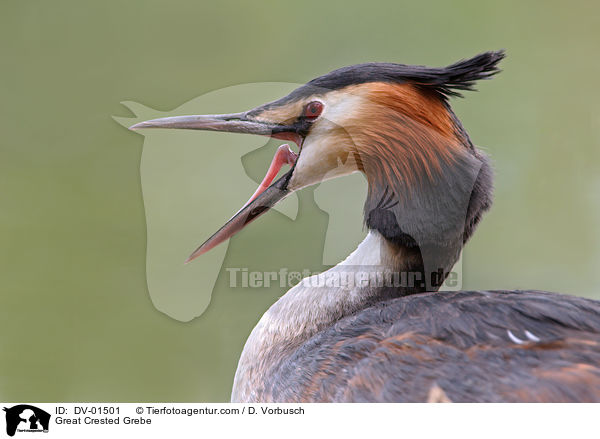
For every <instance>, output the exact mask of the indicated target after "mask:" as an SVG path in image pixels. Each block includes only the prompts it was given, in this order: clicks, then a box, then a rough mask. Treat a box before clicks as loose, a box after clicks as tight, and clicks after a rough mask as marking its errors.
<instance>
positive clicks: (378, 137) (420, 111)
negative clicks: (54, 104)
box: [130, 51, 504, 262]
mask: <svg viewBox="0 0 600 439" xmlns="http://www.w3.org/2000/svg"><path fill="white" fill-rule="evenodd" d="M503 56H504V54H503V52H501V51H500V52H487V53H483V54H480V55H478V56H476V57H474V58H471V59H469V60H464V61H459V62H457V63H455V64H452V65H450V66H448V67H444V68H428V67H423V66H408V65H403V64H390V63H369V64H360V65H354V66H349V67H344V68H341V69H338V70H335V71H333V72H330V73H328V74H326V75H323V76H320V77H318V78H316V79H313V80H312V81H310V82H308V83H307V84H305V85H303V86H301V87H299V88H297V89H296V90H294V91H293V92H292V93H290V94H289V95H287V96H285V97H283V98H281V99H279V100H277V101H274V102H271V103H267V104H264V105H261V106H259V107H256V108H254V109H251V110H248V111H245V112H241V113H233V114H220V115H194V116H177V117H167V118H161V119H154V120H149V121H145V122H141V123H138V124H136V125H134V126H132V127H131V128H130V129H132V130H137V129H143V128H171V129H173V128H174V129H191V130H207V131H223V132H232V133H244V134H257V135H262V136H269V137H272V138H276V139H280V140H284V141H290V142H293V143H295V144H296V146H297V152H295V151H294V150H292V149H291V148H290V147H289V146H288V145H282V146H280V147H279V149H278V150H277V152H276V154H275V156H274V158H273V161H272V163H271V166H270V167H269V170H268V172H267V175H266V176H265V178H264V180H263V182H262V183H261V184H260V186H259V188H258V189H257V191H256V192H255V193H254V195H253V196H252V197H251V198H250V200H248V202H247V203H246V204H245V205H244V206H243V207H242V208H241V209H240V210H239V211H238V212H237V213H236V214H235V215H234V216H233V217H232V218H231V219H230V220H229V221H228V222H227V223H226V224H225V225H224V226H223V227H222V228H221V229H219V230H218V231H217V232H216V233H215V234H214V235H212V236H211V237H210V238H209V239H208V240H207V241H206V242H204V243H203V244H202V245H201V246H200V247H198V248H197V249H196V250H195V251H194V252H193V253H192V254H191V256H190V257H189V258H188V262H189V261H191V260H192V259H195V258H196V257H198V256H199V255H201V254H203V253H205V252H206V251H208V250H210V249H211V248H213V247H215V246H216V245H218V244H219V243H221V242H223V241H225V240H227V239H229V238H230V237H232V236H233V235H234V234H236V233H237V232H239V231H240V230H241V229H242V228H244V227H245V226H246V225H247V224H248V223H250V222H251V221H253V220H255V219H256V218H258V217H259V216H260V215H262V214H263V213H265V212H266V211H268V210H269V209H270V208H271V207H272V206H273V205H275V204H276V203H277V202H279V201H280V200H282V199H283V198H285V197H286V196H288V195H289V194H291V193H293V192H294V191H298V190H300V189H302V188H304V187H307V186H310V185H314V184H317V183H320V182H323V181H325V180H328V179H331V178H336V177H340V176H343V175H347V174H350V173H353V172H363V173H364V174H365V176H366V178H367V181H368V184H369V191H368V199H367V202H366V204H365V222H366V224H367V226H368V227H369V228H373V229H376V230H378V231H379V232H380V233H382V234H383V236H384V237H386V238H388V239H390V240H392V241H397V242H399V243H404V244H410V245H416V244H415V243H418V244H423V243H427V242H429V241H435V242H438V243H439V242H440V241H441V242H442V243H443V241H444V240H448V234H450V233H453V234H455V235H457V234H462V233H463V231H464V230H463V229H464V224H465V218H464V216H465V215H466V213H465V212H462V213H460V212H458V211H460V209H461V208H457V207H454V208H453V207H452V206H449V205H448V204H452V203H453V200H455V199H456V198H460V197H461V196H462V198H465V196H467V195H465V194H459V195H456V193H454V191H458V192H460V191H462V192H465V191H467V192H469V193H470V192H471V190H472V188H473V184H474V183H475V180H476V179H477V176H478V174H479V171H480V165H479V166H478V164H477V163H479V162H480V160H479V158H480V157H479V153H478V152H477V151H476V149H475V148H474V147H473V145H472V144H471V142H470V140H469V138H468V136H467V135H466V132H465V131H464V129H463V128H462V126H461V125H460V122H458V119H457V118H456V117H455V115H454V113H453V112H452V111H451V109H450V106H449V104H448V98H449V97H450V96H460V94H459V91H460V90H471V89H472V87H473V85H474V82H475V81H476V80H479V79H486V78H489V77H490V76H492V75H493V74H495V73H496V72H498V69H497V67H496V66H497V63H498V62H499V61H500V60H501V59H502V58H503ZM286 164H287V165H290V167H291V169H290V170H289V171H288V172H287V173H285V174H284V175H283V176H282V177H280V178H279V179H277V180H276V181H275V182H273V180H274V179H275V177H276V176H277V175H278V172H279V171H280V169H281V168H282V166H284V165H286ZM463 168H468V169H463ZM471 168H473V169H475V168H477V169H475V171H472V170H471ZM465 172H466V173H467V174H469V176H468V177H465V176H462V177H460V176H459V177H458V178H459V179H462V180H470V181H466V182H463V181H458V182H457V181H455V180H456V178H455V177H453V175H454V174H460V175H463V174H465ZM473 172H474V175H473ZM469 185H470V187H469ZM463 186H464V187H463ZM444 192H451V193H454V194H450V195H448V193H445V194H444ZM440 197H441V198H440ZM444 197H445V198H444ZM448 197H449V198H448ZM467 198H470V196H467ZM482 202H483V203H484V204H485V202H486V201H485V200H484V201H482ZM463 207H464V206H463ZM453 209H454V210H456V211H457V212H456V213H455V215H458V216H461V215H462V216H463V218H462V228H461V227H460V226H459V227H458V229H460V230H454V229H457V227H455V226H451V227H448V226H444V225H443V224H440V221H439V219H436V218H435V217H436V216H439V217H444V218H445V217H447V216H448V215H449V213H448V212H449V211H452V210H453ZM442 211H443V213H442ZM450 215H452V213H450ZM467 221H468V218H467ZM448 228H450V229H453V230H446V229H448ZM461 236H462V235H461Z"/></svg>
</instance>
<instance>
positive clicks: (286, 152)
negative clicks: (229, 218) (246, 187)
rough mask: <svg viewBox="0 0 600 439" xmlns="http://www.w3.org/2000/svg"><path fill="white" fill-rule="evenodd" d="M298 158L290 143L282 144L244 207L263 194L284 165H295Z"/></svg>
mask: <svg viewBox="0 0 600 439" xmlns="http://www.w3.org/2000/svg"><path fill="white" fill-rule="evenodd" d="M297 159H298V154H296V153H295V152H294V151H292V150H291V148H290V146H289V145H288V144H285V145H281V146H280V147H279V148H277V152H276V153H275V155H274V156H273V160H271V165H270V166H269V170H268V171H267V174H266V175H265V178H263V181H262V182H261V183H260V185H259V186H258V188H257V189H256V191H255V192H254V194H252V196H251V197H250V199H249V200H248V201H246V204H244V205H243V206H242V209H243V208H244V207H246V206H247V205H248V204H250V203H251V202H252V201H253V200H254V199H255V198H256V197H258V196H259V195H260V194H262V193H263V192H264V191H265V190H266V189H267V188H268V187H269V186H270V185H271V183H272V182H273V179H274V178H275V177H276V176H277V174H278V173H279V171H280V170H281V168H282V166H283V165H285V164H288V165H290V166H293V165H294V163H296V160H297Z"/></svg>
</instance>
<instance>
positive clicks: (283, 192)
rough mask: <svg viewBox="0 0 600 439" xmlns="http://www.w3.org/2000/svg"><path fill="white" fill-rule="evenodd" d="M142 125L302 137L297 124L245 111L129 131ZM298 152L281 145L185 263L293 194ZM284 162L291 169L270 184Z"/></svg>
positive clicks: (154, 122) (162, 121)
mask: <svg viewBox="0 0 600 439" xmlns="http://www.w3.org/2000/svg"><path fill="white" fill-rule="evenodd" d="M142 128H177V129H190V130H205V131H224V132H230V133H244V134H258V135H262V136H269V137H275V138H278V139H285V140H293V141H295V142H296V143H297V144H298V146H299V147H300V148H301V146H302V145H301V143H302V137H301V136H300V135H298V134H297V133H296V128H295V127H294V126H285V125H280V124H276V123H265V122H259V121H255V120H250V119H248V118H247V117H246V113H235V114H222V115H203V116H175V117H165V118H161V119H153V120H148V121H145V122H140V123H138V124H135V125H133V126H131V127H130V128H129V129H130V130H138V129H142ZM297 158H298V155H297V154H296V153H294V152H293V151H292V150H291V149H290V148H289V146H287V145H281V146H280V147H279V149H278V150H277V153H276V154H275V157H273V161H272V162H271V166H270V167H269V170H268V172H267V174H266V175H265V178H264V179H263V181H262V183H261V184H260V186H259V187H258V189H257V190H256V192H255V193H254V195H252V197H251V198H250V199H249V200H248V202H247V203H246V204H245V205H244V206H243V207H242V208H241V209H240V210H239V211H238V212H237V213H236V214H235V215H234V216H233V217H232V218H231V219H230V220H229V221H227V222H226V223H225V225H224V226H223V227H221V228H220V229H219V230H218V231H217V232H216V233H215V234H214V235H212V236H211V237H210V238H208V239H207V240H206V241H205V242H204V243H203V244H202V245H201V246H200V247H198V248H197V249H196V250H195V251H194V252H193V253H192V254H191V255H190V256H189V257H188V259H187V260H186V261H185V262H186V263H188V262H190V261H192V260H194V259H196V258H197V257H198V256H200V255H202V254H204V253H206V252H207V251H209V250H210V249H212V248H214V247H216V246H217V245H219V244H221V243H222V242H224V241H226V240H227V239H229V238H231V237H232V236H233V235H235V234H236V233H237V232H239V231H240V230H242V229H243V228H244V227H245V226H246V225H248V224H249V223H251V222H252V221H254V220H255V219H256V218H258V217H259V216H261V215H262V214H264V213H265V212H267V211H268V210H269V209H270V208H271V207H273V206H274V205H275V204H277V203H278V202H279V201H281V200H283V199H284V198H285V197H286V196H287V195H289V194H290V193H291V191H290V190H288V189H287V186H288V182H289V180H290V178H291V176H292V173H293V172H294V166H295V164H296V160H297ZM285 164H289V165H291V166H292V169H291V170H290V171H289V172H287V173H286V174H285V175H284V176H282V177H281V178H280V179H279V180H277V181H276V182H275V183H273V184H271V182H272V181H273V179H274V178H275V177H276V176H277V174H278V172H279V170H280V169H281V167H282V166H283V165H285Z"/></svg>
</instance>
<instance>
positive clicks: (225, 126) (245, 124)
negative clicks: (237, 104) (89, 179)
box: [129, 113, 294, 137]
mask: <svg viewBox="0 0 600 439" xmlns="http://www.w3.org/2000/svg"><path fill="white" fill-rule="evenodd" d="M142 128H176V129H187V130H203V131H224V132H229V133H242V134H258V135H261V136H273V137H275V136H276V135H277V134H278V133H284V132H289V131H291V130H293V128H294V127H292V126H286V125H279V124H275V123H267V122H259V121H255V120H251V119H248V118H247V117H246V113H233V114H209V115H201V116H174V117H163V118H161V119H152V120H147V121H145V122H140V123H136V124H135V125H132V126H130V127H129V129H130V130H134V131H135V130H139V129H142Z"/></svg>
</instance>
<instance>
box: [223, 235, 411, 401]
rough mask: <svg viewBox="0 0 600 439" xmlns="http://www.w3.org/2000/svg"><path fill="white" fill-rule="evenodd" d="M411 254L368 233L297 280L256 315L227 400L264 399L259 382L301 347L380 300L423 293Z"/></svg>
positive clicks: (262, 383)
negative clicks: (332, 261)
mask: <svg viewBox="0 0 600 439" xmlns="http://www.w3.org/2000/svg"><path fill="white" fill-rule="evenodd" d="M418 264H419V261H418V258H417V259H415V252H414V251H412V250H410V249H402V248H400V247H398V246H397V245H395V244H393V243H391V242H390V241H389V240H387V239H385V238H384V237H383V236H382V235H381V234H380V233H378V232H377V231H370V232H369V234H368V235H367V237H366V238H365V239H364V240H363V241H362V242H361V243H360V244H359V246H358V248H357V249H356V250H355V251H354V252H353V253H351V254H350V255H349V256H348V257H347V258H346V259H345V260H344V261H343V262H341V263H340V264H338V265H336V266H335V267H333V268H331V269H329V270H327V271H325V272H323V273H320V274H318V275H314V276H311V277H308V278H305V279H303V280H302V281H301V282H300V283H299V284H298V285H296V286H295V287H293V288H292V289H290V290H289V291H288V292H287V293H286V294H285V295H284V296H283V297H281V298H280V299H279V300H278V301H277V302H275V303H274V304H273V305H272V306H271V307H270V308H269V309H268V310H267V312H266V313H265V314H264V315H263V316H262V318H261V319H260V321H259V322H258V324H257V325H256V327H255V328H254V330H253V331H252V333H251V334H250V337H249V338H248V340H247V341H246V345H245V347H244V350H243V352H242V356H241V358H240V361H239V364H238V369H237V372H236V376H235V380H234V387H233V393H232V400H233V401H252V400H259V399H260V400H264V399H265V394H264V391H265V390H264V389H265V388H267V387H268V383H266V382H265V381H264V380H265V379H267V378H265V377H271V376H273V373H272V372H273V370H274V368H276V367H277V366H278V365H281V364H282V363H283V362H284V361H285V359H286V358H288V357H289V356H290V355H291V354H292V353H293V352H294V351H295V350H296V349H297V348H298V347H299V346H300V345H301V344H302V343H303V342H305V341H306V340H308V339H309V338H310V337H312V336H313V335H314V334H316V333H317V332H319V331H322V330H324V329H325V328H327V327H329V326H331V325H332V324H334V323H335V322H336V321H338V320H340V319H342V318H343V317H345V316H348V315H351V314H354V313H356V312H358V311H360V310H362V309H365V308H367V307H369V306H371V305H373V304H375V303H377V302H380V301H382V300H386V299H390V298H393V297H398V296H402V295H407V294H412V293H415V292H419V291H423V287H422V284H421V276H422V274H421V268H420V267H419V265H418Z"/></svg>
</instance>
